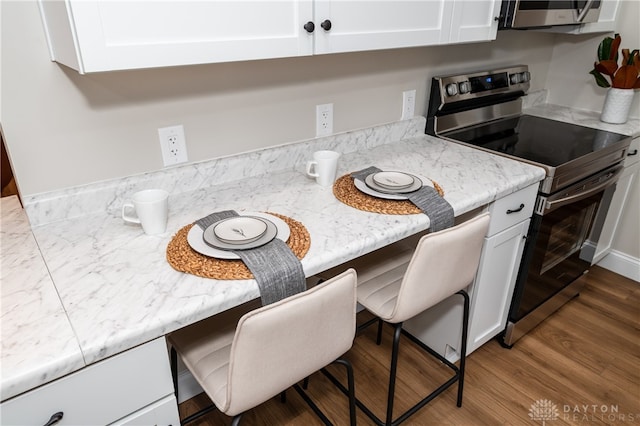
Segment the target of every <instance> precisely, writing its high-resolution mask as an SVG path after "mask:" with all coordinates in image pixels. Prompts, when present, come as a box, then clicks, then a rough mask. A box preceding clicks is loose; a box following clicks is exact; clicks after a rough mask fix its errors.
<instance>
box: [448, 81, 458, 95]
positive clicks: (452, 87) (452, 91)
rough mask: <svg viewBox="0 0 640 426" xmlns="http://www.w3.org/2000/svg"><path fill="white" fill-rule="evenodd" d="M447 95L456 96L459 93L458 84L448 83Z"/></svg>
mask: <svg viewBox="0 0 640 426" xmlns="http://www.w3.org/2000/svg"><path fill="white" fill-rule="evenodd" d="M446 89H447V95H449V96H455V95H457V94H458V85H457V84H455V83H451V84H447V87H446Z"/></svg>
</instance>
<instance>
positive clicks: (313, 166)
mask: <svg viewBox="0 0 640 426" xmlns="http://www.w3.org/2000/svg"><path fill="white" fill-rule="evenodd" d="M317 166H318V162H317V161H307V175H309V176H311V177H320V175H319V174H318V172H317V171H314V172H312V171H311V169H314V170H315V169H316V167H317Z"/></svg>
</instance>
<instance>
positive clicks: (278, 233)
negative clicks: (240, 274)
mask: <svg viewBox="0 0 640 426" xmlns="http://www.w3.org/2000/svg"><path fill="white" fill-rule="evenodd" d="M290 233H291V231H290V229H289V226H288V225H287V224H286V222H284V221H283V220H282V219H280V218H278V217H275V216H272V215H270V214H266V213H258V212H242V213H240V215H239V216H234V217H230V218H227V219H223V220H220V221H218V222H216V223H214V224H212V225H209V226H208V227H207V229H205V230H202V228H200V227H199V226H198V225H194V226H192V227H191V229H190V230H189V233H188V234H187V241H188V243H189V245H190V246H191V248H193V249H194V250H195V251H197V252H198V253H200V254H204V255H205V256H209V257H215V258H218V259H239V256H238V255H237V254H235V253H234V252H233V251H236V250H249V249H253V248H256V247H260V246H263V245H265V244H267V243H269V242H270V241H272V240H273V239H274V238H279V239H281V240H283V241H287V239H289V235H290Z"/></svg>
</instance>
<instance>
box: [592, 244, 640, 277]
mask: <svg viewBox="0 0 640 426" xmlns="http://www.w3.org/2000/svg"><path fill="white" fill-rule="evenodd" d="M598 266H601V267H603V268H605V269H608V270H610V271H612V272H615V273H616V274H619V275H622V276H623V277H627V278H629V279H631V280H634V281H638V282H640V259H637V258H634V257H631V256H629V255H628V254H625V253H622V252H620V251H617V250H611V251H610V252H609V254H607V255H606V256H605V257H603V258H602V259H601V260H600V261H599V262H598Z"/></svg>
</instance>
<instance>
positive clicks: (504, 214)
mask: <svg viewBox="0 0 640 426" xmlns="http://www.w3.org/2000/svg"><path fill="white" fill-rule="evenodd" d="M537 194H538V184H537V183H535V184H533V185H530V186H528V187H526V188H523V189H521V190H519V191H516V192H514V193H513V194H509V195H507V196H506V197H503V198H500V199H499V200H496V201H494V202H493V203H492V204H491V205H490V206H489V212H490V213H491V222H490V223H489V231H488V232H487V236H488V237H490V236H492V235H494V234H497V233H498V232H500V231H503V230H505V229H507V228H509V227H510V226H513V225H515V224H517V223H520V222H522V221H523V220H526V219H529V218H530V217H531V215H532V214H533V206H534V204H535V202H536V196H537Z"/></svg>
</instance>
